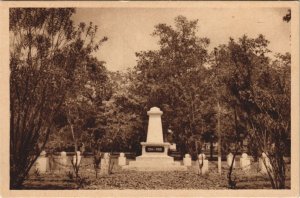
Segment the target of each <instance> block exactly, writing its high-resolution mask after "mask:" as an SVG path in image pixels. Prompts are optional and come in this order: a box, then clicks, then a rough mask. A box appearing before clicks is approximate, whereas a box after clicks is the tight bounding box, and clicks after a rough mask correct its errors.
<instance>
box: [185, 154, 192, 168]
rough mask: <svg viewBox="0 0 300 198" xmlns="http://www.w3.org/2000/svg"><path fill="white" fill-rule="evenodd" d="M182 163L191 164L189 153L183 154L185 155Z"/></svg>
mask: <svg viewBox="0 0 300 198" xmlns="http://www.w3.org/2000/svg"><path fill="white" fill-rule="evenodd" d="M183 165H185V166H192V159H191V156H190V154H185V156H184V158H183Z"/></svg>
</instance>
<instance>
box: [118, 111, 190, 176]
mask: <svg viewBox="0 0 300 198" xmlns="http://www.w3.org/2000/svg"><path fill="white" fill-rule="evenodd" d="M147 114H148V116H149V122H148V131H147V140H146V142H141V145H142V155H141V156H139V157H137V158H136V161H130V162H129V165H128V166H124V167H123V168H125V169H126V168H127V169H135V170H142V171H162V170H186V167H185V166H181V165H180V163H179V162H175V161H174V159H173V157H170V156H168V149H169V147H170V143H168V142H164V139H163V130H162V122H161V116H162V114H163V112H162V111H161V110H160V109H159V108H157V107H152V108H151V109H150V111H148V112H147Z"/></svg>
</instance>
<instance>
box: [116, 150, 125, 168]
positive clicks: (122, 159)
mask: <svg viewBox="0 0 300 198" xmlns="http://www.w3.org/2000/svg"><path fill="white" fill-rule="evenodd" d="M118 164H119V166H125V165H126V157H125V154H124V153H120V156H119V158H118Z"/></svg>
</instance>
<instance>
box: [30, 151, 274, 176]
mask: <svg viewBox="0 0 300 198" xmlns="http://www.w3.org/2000/svg"><path fill="white" fill-rule="evenodd" d="M76 155H77V165H79V164H80V162H81V155H80V151H77V152H76ZM76 155H74V156H73V164H76ZM109 159H110V154H109V153H104V157H103V159H102V160H101V172H102V173H106V172H108V169H109ZM232 159H233V155H232V154H231V153H229V154H228V155H227V164H228V166H231V163H232ZM67 163H68V159H67V153H66V152H64V151H63V152H61V153H60V157H59V165H60V167H62V169H63V168H64V167H66V166H67ZM197 163H198V164H197V165H199V167H201V174H205V173H206V172H208V170H209V162H208V160H207V159H206V156H205V154H200V155H198V162H197ZM118 165H119V166H125V165H126V157H125V154H124V153H120V156H119V157H118ZM183 165H184V166H192V159H191V156H190V155H189V154H185V156H184V158H183ZM250 165H251V161H250V158H249V157H248V155H247V154H246V153H243V154H242V156H241V158H240V167H241V168H242V170H244V171H248V170H250ZM259 166H260V169H261V172H262V173H267V168H266V167H268V168H271V164H270V160H269V158H268V157H267V155H266V154H265V153H262V157H261V158H260V159H259ZM233 167H236V163H235V160H234V162H233ZM35 168H36V169H37V170H38V171H39V173H45V172H46V169H47V157H46V152H45V151H42V152H41V154H40V156H39V158H38V159H37V161H36V164H35Z"/></svg>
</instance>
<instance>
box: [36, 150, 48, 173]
mask: <svg viewBox="0 0 300 198" xmlns="http://www.w3.org/2000/svg"><path fill="white" fill-rule="evenodd" d="M35 169H36V170H37V171H38V172H39V173H42V174H43V173H46V171H47V157H46V152H45V151H42V152H41V153H40V156H39V157H38V159H37V160H36V165H35Z"/></svg>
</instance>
